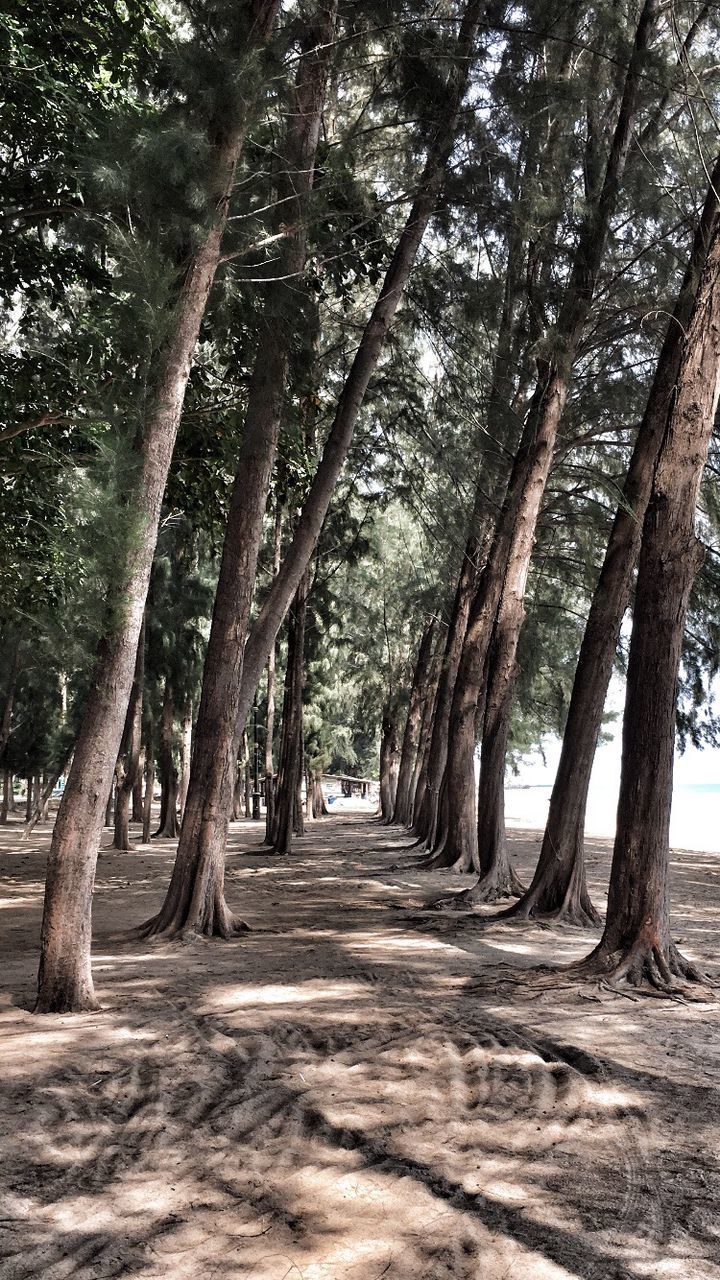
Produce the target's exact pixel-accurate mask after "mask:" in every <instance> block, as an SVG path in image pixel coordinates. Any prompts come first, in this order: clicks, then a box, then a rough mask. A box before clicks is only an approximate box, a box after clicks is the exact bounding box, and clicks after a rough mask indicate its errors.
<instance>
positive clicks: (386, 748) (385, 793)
mask: <svg viewBox="0 0 720 1280" xmlns="http://www.w3.org/2000/svg"><path fill="white" fill-rule="evenodd" d="M397 721H398V713H397V707H395V706H393V704H392V702H391V701H388V702H386V704H385V706H384V708H383V715H382V734H381V737H380V819H381V821H382V822H384V823H386V824H387V823H391V822H392V817H393V813H394V812H395V799H396V795H397V780H398V770H399V768H400V742H399V735H398V722H397Z"/></svg>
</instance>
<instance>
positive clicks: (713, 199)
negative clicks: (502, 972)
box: [503, 161, 720, 924]
mask: <svg viewBox="0 0 720 1280" xmlns="http://www.w3.org/2000/svg"><path fill="white" fill-rule="evenodd" d="M719 190H720V161H718V162H717V163H716V165H715V168H714V171H713V174H712V180H711V186H710V189H709V191H708V195H707V199H706V201H705V207H704V210H703V213H702V217H701V219H700V222H699V224H698V228H697V230H696V233H695V237H694V240H693V246H692V250H691V254H690V260H689V263H688V267H687V270H686V272H685V277H684V280H683V284H682V287H681V290H680V293H679V296H678V299H677V301H676V303H675V307H674V310H673V317H672V319H671V321H670V324H669V326H668V329H667V333H666V335H665V341H664V343H663V346H662V350H661V352H660V357H659V360H658V364H657V369H656V372H655V377H654V379H653V383H652V387H651V389H650V394H649V397H648V402H647V406H646V408H645V413H644V415H643V419H642V422H641V424H640V429H639V431H638V435H637V439H636V441H635V448H634V450H633V454H632V458H631V460H630V466H629V468H628V473H627V477H626V480H625V486H624V489H623V497H622V502H621V503H620V505H619V507H618V510H617V512H616V515H615V520H614V522H613V527H612V531H611V533H610V538H609V541H608V545H607V550H606V552H605V558H604V561H603V566H602V569H601V571H600V577H599V579H598V583H597V586H596V589H595V593H594V595H593V599H592V604H591V606H590V612H589V614H588V620H587V624H586V627H585V634H584V636H583V642H582V645H581V648H580V654H579V657H578V664H577V668H576V671H575V680H574V682H573V690H572V696H571V699H570V707H569V709H568V717H567V722H566V725H565V733H564V735H563V745H562V751H561V754H560V760H559V763H558V769H557V774H556V777H555V782H554V785H553V789H552V795H551V798H550V809H549V813H548V822H547V827H546V830H545V836H544V839H543V844H542V849H541V853H540V858H539V861H538V865H537V868H536V871H535V875H534V876H533V880H532V883H531V884H530V887H529V889H528V891H527V893H526V894H525V895H524V896H523V897H522V898H521V899H520V901H519V902H517V903H516V904H514V906H512V907H510V908H509V909H508V910H507V912H504V913H503V915H507V916H519V917H522V918H529V917H531V916H542V917H546V918H552V919H554V920H564V921H567V922H569V923H571V924H589V923H592V924H597V923H599V921H600V916H599V914H598V912H597V911H596V909H595V907H594V905H593V903H592V901H591V899H590V895H589V893H588V890H587V885H586V879H585V867H584V856H583V838H584V828H585V810H586V806H587V795H588V788H589V785H590V777H591V774H592V766H593V760H594V758H595V750H596V747H597V743H598V738H599V736H600V729H601V726H602V716H603V709H604V706H605V699H606V697H607V690H608V685H609V683H610V676H611V674H612V667H613V662H614V659H615V653H616V650H617V644H618V640H619V637H620V628H621V626H622V619H623V617H624V614H625V611H626V609H627V606H628V603H629V600H630V592H631V589H632V575H633V570H634V568H635V564H636V562H637V556H638V551H639V547H640V539H641V536H642V528H643V520H644V517H645V511H646V509H647V504H648V501H649V497H650V492H651V488H652V479H653V474H654V470H655V465H656V462H657V456H658V451H659V448H660V444H661V442H662V439H663V436H664V432H665V428H666V424H667V418H668V413H669V411H670V409H671V407H672V402H673V396H674V392H675V386H676V383H677V378H678V373H679V369H680V361H681V358H682V353H683V347H684V338H685V332H686V330H687V326H688V323H689V320H690V316H691V314H692V307H693V301H694V299H695V296H696V293H697V288H698V284H699V281H700V278H701V273H702V269H703V264H704V262H705V258H706V256H707V250H708V245H709V244H710V242H711V238H712V235H713V232H714V229H715V226H716V224H717V220H718V196H717V192H718V191H719Z"/></svg>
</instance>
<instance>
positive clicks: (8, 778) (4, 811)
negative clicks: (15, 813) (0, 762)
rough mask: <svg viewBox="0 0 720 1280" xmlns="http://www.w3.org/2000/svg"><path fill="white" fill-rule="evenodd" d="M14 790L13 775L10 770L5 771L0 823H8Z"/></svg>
mask: <svg viewBox="0 0 720 1280" xmlns="http://www.w3.org/2000/svg"><path fill="white" fill-rule="evenodd" d="M11 789H12V774H11V773H10V770H9V769H3V794H2V805H1V806H0V822H1V823H6V822H7V820H8V813H9V812H10V792H11Z"/></svg>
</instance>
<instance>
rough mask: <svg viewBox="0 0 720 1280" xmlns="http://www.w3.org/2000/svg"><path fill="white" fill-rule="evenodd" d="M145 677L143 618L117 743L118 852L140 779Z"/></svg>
mask: <svg viewBox="0 0 720 1280" xmlns="http://www.w3.org/2000/svg"><path fill="white" fill-rule="evenodd" d="M144 680H145V621H144V619H143V624H142V626H141V628H140V637H139V639H138V649H137V656H136V659H135V675H134V679H133V684H132V689H131V691H130V701H129V702H128V709H127V715H126V717H125V728H124V730H123V741H122V744H121V746H120V756H119V759H118V771H117V772H116V785H115V838H114V840H113V845H112V847H113V849H118V850H119V851H120V852H121V853H129V852H130V850H131V848H132V846H131V844H130V801H131V799H132V795H133V790H134V788H135V785H136V783H137V781H138V779H140V780H141V779H142V774H141V771H140V747H141V739H142V700H143V684H144Z"/></svg>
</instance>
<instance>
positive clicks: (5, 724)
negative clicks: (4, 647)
mask: <svg viewBox="0 0 720 1280" xmlns="http://www.w3.org/2000/svg"><path fill="white" fill-rule="evenodd" d="M19 674H20V642H19V641H16V642H15V645H14V648H13V651H12V658H11V660H10V673H9V675H8V682H7V685H6V687H5V701H4V703H3V713H2V719H1V720H0V756H2V753H3V751H4V750H5V748H6V746H7V744H8V742H9V740H10V734H11V732H12V711H13V703H14V701H15V689H16V686H17V681H18V676H19Z"/></svg>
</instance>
